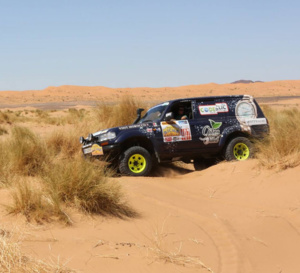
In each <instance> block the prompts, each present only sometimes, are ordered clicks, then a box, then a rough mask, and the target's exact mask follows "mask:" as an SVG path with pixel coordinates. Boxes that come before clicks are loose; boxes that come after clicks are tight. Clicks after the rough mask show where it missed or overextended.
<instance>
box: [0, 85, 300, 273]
mask: <svg viewBox="0 0 300 273" xmlns="http://www.w3.org/2000/svg"><path fill="white" fill-rule="evenodd" d="M123 94H129V95H132V96H135V97H137V98H140V99H142V100H146V101H149V102H156V101H164V100H168V99H172V98H178V97H195V96H201V95H225V94H227V95H230V94H250V95H253V96H255V97H258V98H262V102H261V103H262V104H268V105H270V106H271V107H273V106H276V107H277V106H282V107H290V106H294V107H298V106H299V102H300V98H299V97H300V81H277V82H267V83H253V84H224V85H217V84H207V85H199V86H185V87H178V88H134V89H130V88H119V89H110V88H105V87H78V86H61V87H49V88H46V89H44V90H40V91H18V92H16V91H15V92H12V91H1V92H0V110H1V109H17V107H18V108H23V107H24V108H25V107H26V106H30V107H33V108H52V107H54V108H55V107H56V108H57V109H61V108H68V107H70V105H71V106H72V107H73V106H80V107H91V106H93V105H95V103H96V102H97V101H99V100H100V99H101V100H104V101H106V102H107V103H113V102H116V101H117V100H118V98H120V97H121V96H122V95H123ZM275 97H276V98H275ZM50 129H51V128H50ZM50 129H49V130H50ZM45 130H46V129H45ZM299 173H300V167H296V168H293V169H288V170H284V171H280V172H277V171H275V170H266V169H262V168H260V166H259V163H258V161H257V160H255V159H252V160H248V161H246V162H221V163H219V164H217V165H215V166H212V167H210V168H208V169H206V170H203V171H194V169H193V167H192V166H191V165H180V166H179V167H174V166H170V167H166V166H162V167H160V168H159V169H158V170H157V172H156V174H155V175H154V176H152V177H143V178H134V177H114V178H111V179H112V180H113V181H115V183H121V185H122V187H123V190H124V192H125V194H126V196H127V198H128V202H129V203H130V204H131V205H132V207H134V208H135V209H136V210H137V211H138V213H139V216H138V217H136V218H133V219H119V218H110V217H108V218H107V217H102V216H95V215H94V216H87V215H84V214H81V213H78V212H76V211H73V212H71V213H72V219H73V220H74V224H73V226H71V227H67V226H64V225H63V224H60V223H49V224H43V225H36V224H33V223H27V222H26V221H25V220H24V218H23V217H22V216H12V215H7V213H6V210H5V208H4V207H3V206H1V207H0V217H1V228H2V229H6V230H13V231H14V232H16V233H18V234H20V236H21V237H22V251H24V252H25V253H26V254H27V255H30V256H33V257H36V258H39V259H43V260H48V261H49V260H52V261H54V262H57V261H58V260H59V261H60V262H62V263H66V264H67V266H68V267H69V268H72V269H74V270H76V271H77V272H85V273H87V272H88V273H94V272H95V273H96V272H130V273H134V272H161V273H162V272H172V273H173V272H215V273H241V272H243V273H244V272H245V273H252V272H256V273H267V272H278V273H279V272H282V273H283V272H284V273H286V272H289V273H294V272H300V262H299V253H300V197H299V192H300V178H299ZM0 200H1V202H0V203H2V204H6V203H8V202H9V201H10V196H9V193H8V192H7V191H6V190H5V189H1V190H0Z"/></svg>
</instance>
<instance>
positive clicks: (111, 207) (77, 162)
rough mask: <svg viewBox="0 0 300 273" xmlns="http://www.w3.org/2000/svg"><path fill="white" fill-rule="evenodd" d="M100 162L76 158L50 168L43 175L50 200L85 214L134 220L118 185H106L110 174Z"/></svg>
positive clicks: (113, 183)
mask: <svg viewBox="0 0 300 273" xmlns="http://www.w3.org/2000/svg"><path fill="white" fill-rule="evenodd" d="M99 164H100V162H97V163H95V162H91V161H88V160H84V159H83V158H82V157H77V158H74V159H73V160H72V159H69V160H65V161H63V163H62V162H59V163H58V164H53V165H52V166H51V167H50V168H48V169H47V170H46V171H45V173H44V174H43V177H42V179H43V180H44V181H45V183H46V184H47V185H48V192H49V195H50V196H51V197H52V199H53V200H58V201H59V202H63V203H65V204H68V205H71V206H75V207H77V208H79V209H80V210H83V211H86V212H88V213H97V214H102V215H113V216H118V217H123V216H126V217H134V216H137V214H136V212H135V211H134V210H133V209H132V208H130V207H129V206H128V205H127V204H126V202H124V201H123V200H124V196H123V193H122V191H121V188H120V185H119V184H118V183H116V182H115V181H109V180H108V177H110V176H111V173H110V172H111V171H110V170H108V169H107V167H105V165H104V164H102V165H99Z"/></svg>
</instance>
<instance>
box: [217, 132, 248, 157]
mask: <svg viewBox="0 0 300 273" xmlns="http://www.w3.org/2000/svg"><path fill="white" fill-rule="evenodd" d="M237 137H246V138H248V139H250V135H249V134H247V133H244V132H241V131H238V132H233V133H231V134H229V135H228V136H227V137H226V139H224V141H223V143H222V142H220V146H221V147H222V154H224V151H225V150H226V147H227V145H228V143H229V142H230V141H231V140H233V139H234V138H237Z"/></svg>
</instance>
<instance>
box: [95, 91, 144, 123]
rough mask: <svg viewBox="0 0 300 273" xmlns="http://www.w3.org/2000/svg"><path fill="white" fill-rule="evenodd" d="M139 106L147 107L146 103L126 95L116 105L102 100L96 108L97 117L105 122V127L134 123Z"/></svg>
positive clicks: (101, 121)
mask: <svg viewBox="0 0 300 273" xmlns="http://www.w3.org/2000/svg"><path fill="white" fill-rule="evenodd" d="M138 108H145V105H144V103H141V102H139V101H136V100H135V99H134V98H132V97H130V96H129V95H125V96H123V97H122V98H121V101H120V102H119V103H118V104H116V105H108V104H106V103H105V102H100V103H99V104H98V107H97V108H96V109H95V114H96V119H97V120H98V121H99V122H100V123H102V124H103V128H111V127H116V126H123V125H129V124H132V123H133V122H134V120H135V119H136V116H137V114H136V110H137V109H138Z"/></svg>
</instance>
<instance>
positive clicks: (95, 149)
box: [91, 144, 103, 155]
mask: <svg viewBox="0 0 300 273" xmlns="http://www.w3.org/2000/svg"><path fill="white" fill-rule="evenodd" d="M91 151H92V155H103V148H102V147H101V146H99V145H98V144H94V145H93V146H92V148H91Z"/></svg>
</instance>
